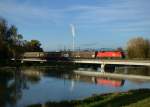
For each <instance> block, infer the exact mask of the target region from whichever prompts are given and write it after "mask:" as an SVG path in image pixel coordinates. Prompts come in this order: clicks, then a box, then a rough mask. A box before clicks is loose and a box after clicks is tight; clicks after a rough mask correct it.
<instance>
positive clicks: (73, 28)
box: [70, 24, 75, 51]
mask: <svg viewBox="0 0 150 107" xmlns="http://www.w3.org/2000/svg"><path fill="white" fill-rule="evenodd" d="M70 26H71V33H72V51H74V49H75V27H74V25H73V24H70Z"/></svg>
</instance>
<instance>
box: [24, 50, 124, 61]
mask: <svg viewBox="0 0 150 107" xmlns="http://www.w3.org/2000/svg"><path fill="white" fill-rule="evenodd" d="M23 57H24V58H41V59H42V58H43V59H48V60H55V59H56V60H57V59H58V60H59V59H60V60H66V59H67V58H85V59H95V58H109V59H110V58H113V59H116V58H124V53H123V52H122V51H116V50H115V51H74V52H71V51H69V52H63V51H62V52H25V53H24V55H23Z"/></svg>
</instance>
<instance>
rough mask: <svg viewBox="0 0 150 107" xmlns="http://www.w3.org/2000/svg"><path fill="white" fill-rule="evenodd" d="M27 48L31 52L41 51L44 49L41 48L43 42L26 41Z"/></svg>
mask: <svg viewBox="0 0 150 107" xmlns="http://www.w3.org/2000/svg"><path fill="white" fill-rule="evenodd" d="M25 45H26V46H25V47H26V50H27V51H30V52H41V51H43V49H42V48H41V43H40V41H38V40H31V41H26V44H25Z"/></svg>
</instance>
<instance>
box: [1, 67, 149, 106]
mask: <svg viewBox="0 0 150 107" xmlns="http://www.w3.org/2000/svg"><path fill="white" fill-rule="evenodd" d="M137 69H138V70H139V68H137ZM117 70H118V71H119V72H122V73H126V74H128V72H130V73H131V72H132V71H133V74H136V72H137V71H134V70H135V69H134V70H133V69H131V70H130V69H127V68H118V69H115V72H117ZM144 70H145V69H144ZM72 71H73V70H71V69H70V70H69V69H64V68H57V69H56V68H41V67H28V68H2V69H1V70H0V105H1V106H3V107H23V106H27V105H30V104H36V103H46V102H48V101H63V100H75V99H83V98H86V97H90V96H92V95H95V94H102V93H110V92H120V91H127V90H130V89H139V88H149V89H150V81H142V80H122V79H114V78H96V77H87V76H81V75H77V74H73V73H72ZM140 71H142V69H141V70H140ZM143 72H144V73H143ZM149 72H150V71H149V70H147V69H146V71H142V72H141V74H140V73H139V72H138V73H137V74H138V75H149V74H150V73H149ZM130 73H129V74H130Z"/></svg>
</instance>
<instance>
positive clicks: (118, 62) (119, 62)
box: [73, 59, 150, 66]
mask: <svg viewBox="0 0 150 107" xmlns="http://www.w3.org/2000/svg"><path fill="white" fill-rule="evenodd" d="M73 62H74V63H86V64H105V65H106V64H112V65H139V66H150V60H103V59H76V60H74V61H73Z"/></svg>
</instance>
